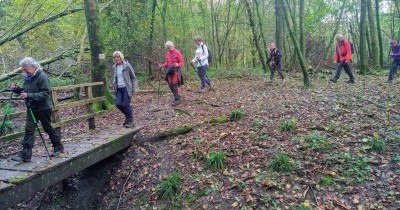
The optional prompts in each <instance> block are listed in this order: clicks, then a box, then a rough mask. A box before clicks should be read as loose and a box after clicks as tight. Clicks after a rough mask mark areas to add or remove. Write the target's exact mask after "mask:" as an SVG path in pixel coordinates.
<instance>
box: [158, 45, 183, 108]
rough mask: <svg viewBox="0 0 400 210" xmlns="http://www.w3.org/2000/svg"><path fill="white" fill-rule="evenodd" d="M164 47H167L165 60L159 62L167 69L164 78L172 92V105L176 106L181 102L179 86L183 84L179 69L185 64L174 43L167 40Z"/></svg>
mask: <svg viewBox="0 0 400 210" xmlns="http://www.w3.org/2000/svg"><path fill="white" fill-rule="evenodd" d="M165 47H166V48H167V49H168V52H167V55H166V58H165V62H164V63H163V64H160V67H162V68H164V69H166V70H167V76H166V80H167V82H168V85H169V88H170V89H171V91H172V93H173V94H174V101H173V103H172V106H176V105H178V104H179V103H180V102H181V89H180V86H181V85H183V78H182V72H181V69H182V67H183V65H184V64H185V61H184V60H183V56H182V53H181V52H180V51H179V50H177V49H175V47H174V43H172V42H171V41H167V42H166V43H165Z"/></svg>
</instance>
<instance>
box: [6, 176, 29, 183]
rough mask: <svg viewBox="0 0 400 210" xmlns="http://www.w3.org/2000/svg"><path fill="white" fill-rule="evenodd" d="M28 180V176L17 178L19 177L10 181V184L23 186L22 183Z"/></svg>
mask: <svg viewBox="0 0 400 210" xmlns="http://www.w3.org/2000/svg"><path fill="white" fill-rule="evenodd" d="M27 178H28V176H17V177H13V178H11V179H9V180H8V182H9V183H10V184H21V183H23V182H24V181H25V180H26V179H27Z"/></svg>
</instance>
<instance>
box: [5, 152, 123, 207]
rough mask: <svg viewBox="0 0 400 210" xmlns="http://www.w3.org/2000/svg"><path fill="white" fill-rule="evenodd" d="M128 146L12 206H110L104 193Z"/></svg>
mask: <svg viewBox="0 0 400 210" xmlns="http://www.w3.org/2000/svg"><path fill="white" fill-rule="evenodd" d="M126 151H127V149H125V150H122V151H121V152H119V153H117V154H115V155H113V156H110V157H109V158H107V159H105V160H103V161H101V162H99V163H97V164H95V165H92V166H90V167H88V168H86V169H85V170H83V171H81V172H79V173H77V174H75V175H73V176H71V177H68V178H67V179H65V180H64V181H63V182H61V183H58V184H56V185H53V186H51V187H48V188H47V189H45V190H42V191H41V192H38V193H36V195H35V196H33V197H31V198H29V199H27V200H26V201H25V202H23V203H20V204H18V205H16V206H14V207H13V208H12V209H15V210H22V209H41V210H47V209H52V210H53V209H108V207H107V204H105V203H104V201H103V197H104V195H105V194H106V193H107V189H108V188H109V181H110V180H111V177H112V176H113V175H114V174H115V173H116V170H118V168H119V167H120V165H121V162H122V160H123V158H124V153H125V152H126Z"/></svg>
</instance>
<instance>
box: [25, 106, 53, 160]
mask: <svg viewBox="0 0 400 210" xmlns="http://www.w3.org/2000/svg"><path fill="white" fill-rule="evenodd" d="M27 106H28V107H27V108H28V110H29V113H30V115H31V117H32V120H33V122H34V123H35V125H36V129H37V130H38V132H39V135H40V139H42V142H43V145H44V148H46V152H47V157H48V158H49V160H51V157H50V153H49V150H48V149H47V146H46V142H45V141H44V139H43V136H42V132H40V129H39V125H38V123H37V120H36V118H35V115H34V114H33V111H32V109H31V106H30V102H28V104H27Z"/></svg>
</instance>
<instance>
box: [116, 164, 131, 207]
mask: <svg viewBox="0 0 400 210" xmlns="http://www.w3.org/2000/svg"><path fill="white" fill-rule="evenodd" d="M134 169H135V168H132V170H131V172H130V173H129V176H128V178H126V180H125V183H124V185H123V186H122V189H121V193H120V194H119V199H118V204H117V208H116V210H118V208H119V204H120V202H121V198H122V193H123V192H124V188H125V185H126V183H128V181H129V179H130V178H131V175H132V173H133V170H134Z"/></svg>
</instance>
